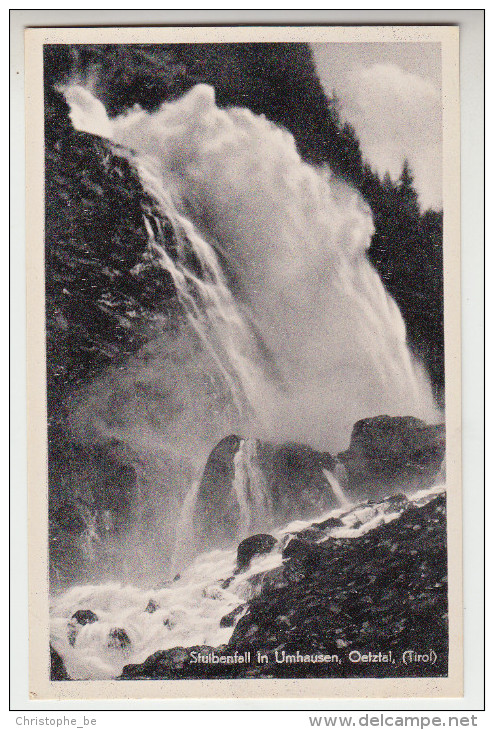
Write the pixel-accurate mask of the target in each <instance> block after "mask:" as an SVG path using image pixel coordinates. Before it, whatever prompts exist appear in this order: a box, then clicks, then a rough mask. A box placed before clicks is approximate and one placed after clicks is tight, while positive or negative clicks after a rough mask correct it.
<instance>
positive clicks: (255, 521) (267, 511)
mask: <svg viewBox="0 0 494 730" xmlns="http://www.w3.org/2000/svg"><path fill="white" fill-rule="evenodd" d="M233 465H234V475H233V482H232V494H233V495H234V497H235V499H236V502H237V504H238V508H239V512H240V518H239V531H238V535H237V538H238V539H239V540H243V539H244V538H245V537H247V536H248V535H249V534H252V532H253V531H255V530H256V529H261V528H264V529H266V527H267V526H268V525H269V524H270V522H271V521H272V519H273V513H272V504H271V499H270V495H269V490H268V485H267V483H266V478H265V476H264V474H263V472H262V470H261V468H260V467H259V463H258V455H257V441H256V440H255V439H242V440H241V441H240V446H239V448H238V451H237V453H236V454H235V457H234V459H233Z"/></svg>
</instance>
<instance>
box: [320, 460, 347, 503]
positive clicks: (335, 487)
mask: <svg viewBox="0 0 494 730" xmlns="http://www.w3.org/2000/svg"><path fill="white" fill-rule="evenodd" d="M338 466H339V465H338ZM322 473H323V474H324V478H325V479H326V481H327V483H328V484H329V486H330V487H331V489H332V492H333V494H334V496H335V497H336V500H337V502H338V503H339V504H340V505H341V506H342V507H344V506H345V505H349V504H350V500H349V499H348V497H347V495H346V494H345V492H344V491H343V488H342V486H341V484H340V481H339V479H338V478H337V476H336V474H333V472H331V471H329V469H323V470H322Z"/></svg>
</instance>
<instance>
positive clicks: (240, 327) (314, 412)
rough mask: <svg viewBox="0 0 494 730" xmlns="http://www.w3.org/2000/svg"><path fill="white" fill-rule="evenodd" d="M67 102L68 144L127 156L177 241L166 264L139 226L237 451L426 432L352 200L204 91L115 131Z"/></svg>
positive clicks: (391, 310) (427, 392) (355, 198)
mask: <svg viewBox="0 0 494 730" xmlns="http://www.w3.org/2000/svg"><path fill="white" fill-rule="evenodd" d="M66 96H67V99H68V102H69V104H70V107H71V116H72V121H73V122H74V124H76V125H77V126H78V128H79V129H88V130H89V131H91V132H93V133H94V131H95V129H96V128H97V125H98V124H99V125H100V126H99V128H100V130H101V132H100V133H101V134H102V135H104V136H107V137H109V138H110V139H111V140H112V141H113V142H117V143H118V144H119V145H123V146H124V147H125V148H128V149H131V150H133V151H134V156H133V157H132V158H131V159H132V160H133V163H134V165H135V167H136V169H137V171H138V173H139V175H140V178H141V182H142V184H143V187H144V189H145V190H146V192H148V193H149V194H150V195H151V196H152V198H153V199H154V200H155V201H156V203H157V205H158V207H159V209H160V210H161V213H162V216H163V219H166V220H167V221H169V222H170V224H171V225H172V227H173V230H174V233H175V237H176V239H177V241H178V247H177V249H178V250H177V251H176V253H175V252H170V251H167V250H166V248H165V246H164V245H163V241H162V240H161V238H162V237H161V236H160V222H159V221H157V222H155V225H151V224H150V222H149V221H148V225H147V230H148V234H149V246H150V247H151V248H152V249H153V250H154V251H155V253H157V254H158V256H159V258H160V261H161V265H162V266H163V267H164V268H165V269H166V270H167V271H168V272H169V273H170V274H171V276H172V278H173V281H174V283H175V287H176V290H177V295H178V298H179V301H180V303H181V305H182V308H183V310H184V313H185V317H186V322H187V327H188V329H189V335H187V332H186V329H185V330H184V336H189V337H196V338H198V339H199V341H200V343H201V347H202V349H203V352H204V353H205V356H206V355H207V356H208V357H211V358H212V359H213V361H214V362H215V363H216V368H217V372H218V374H219V375H220V377H221V378H222V379H223V381H224V383H225V384H226V387H227V389H228V391H229V393H230V397H231V400H232V402H233V404H234V406H235V409H236V411H237V413H238V414H240V416H239V417H240V423H241V427H242V429H243V431H244V434H245V435H248V436H251V435H254V436H257V437H260V438H264V439H268V440H269V439H270V440H274V441H278V442H280V441H283V440H292V441H298V442H301V443H307V444H309V445H311V446H313V447H314V448H323V449H326V450H330V451H332V452H333V453H335V452H336V451H338V450H341V449H342V448H344V447H346V445H347V443H348V437H349V433H350V432H351V428H352V426H353V424H354V423H355V422H356V421H357V420H358V419H360V418H363V417H367V416H373V415H379V414H381V413H387V414H389V415H414V416H417V417H420V418H423V419H425V420H427V421H431V420H434V419H435V418H436V417H437V415H438V413H437V408H436V406H435V403H434V399H433V396H432V393H431V388H430V385H429V383H428V381H427V377H426V376H425V373H424V372H423V370H422V368H421V367H420V366H419V365H418V364H417V363H416V362H415V361H414V358H413V356H412V355H411V353H410V351H409V350H408V347H407V343H406V332H405V326H404V323H403V320H402V318H401V314H400V312H399V310H398V308H397V306H396V304H395V302H394V301H393V300H392V299H391V297H390V296H389V295H388V294H387V293H386V291H385V289H384V287H383V285H382V283H381V281H380V279H379V276H378V275H377V273H376V271H375V270H374V269H373V268H372V266H371V265H370V263H369V261H368V260H367V257H366V249H367V248H368V246H369V245H370V240H371V235H372V232H373V224H372V218H371V215H370V212H369V209H368V207H367V205H366V204H365V203H364V201H363V200H362V199H361V197H360V196H359V194H358V193H357V192H356V191H355V190H352V189H351V188H350V187H348V186H347V185H346V184H344V183H343V182H341V181H339V180H337V179H335V178H334V176H332V175H331V174H330V173H329V172H328V171H327V170H326V171H325V170H316V169H314V168H312V167H311V166H309V165H307V164H305V163H304V162H303V161H302V160H301V159H300V157H299V155H298V152H297V150H296V147H295V143H294V140H293V138H292V137H291V135H290V134H288V133H287V132H285V131H284V130H281V129H279V128H277V127H276V126H275V125H274V124H272V123H270V122H268V121H267V120H266V119H264V118H262V117H258V116H256V115H254V114H252V113H251V112H249V111H248V110H245V109H229V110H223V109H219V108H218V107H217V106H216V104H215V100H214V92H213V90H212V89H211V88H210V87H207V86H205V85H199V86H197V87H195V88H194V89H192V90H191V91H190V92H189V93H187V94H186V95H185V96H184V97H182V98H181V99H179V100H178V101H176V102H171V103H166V104H164V105H163V106H162V107H161V109H160V110H159V111H157V112H155V113H149V112H145V111H143V110H140V109H134V110H132V111H129V112H128V113H127V114H124V115H121V116H120V117H117V118H115V119H112V120H110V119H108V117H107V115H106V113H105V110H104V107H103V105H102V104H101V102H99V101H98V100H97V99H95V98H94V97H93V96H92V95H91V94H90V92H89V91H87V90H85V89H82V88H81V87H69V88H68V89H67V90H66ZM191 255H192V256H193V258H194V260H195V262H197V263H198V268H199V269H200V272H198V271H196V270H195V269H196V268H197V266H195V267H192V266H190V265H188V264H187V261H188V259H190V256H191ZM197 421H198V422H199V418H198V419H197ZM233 432H234V429H233V428H231V429H230V433H233Z"/></svg>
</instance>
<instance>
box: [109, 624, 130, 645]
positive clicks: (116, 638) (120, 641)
mask: <svg viewBox="0 0 494 730" xmlns="http://www.w3.org/2000/svg"><path fill="white" fill-rule="evenodd" d="M130 644H131V641H130V638H129V635H128V634H127V632H126V631H125V629H111V630H110V632H109V634H108V645H107V646H108V648H109V649H125V648H126V647H128V646H130Z"/></svg>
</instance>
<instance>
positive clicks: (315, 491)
mask: <svg viewBox="0 0 494 730" xmlns="http://www.w3.org/2000/svg"><path fill="white" fill-rule="evenodd" d="M336 465H337V461H336V460H335V458H334V457H333V456H331V454H328V453H324V452H318V451H315V450H314V449H312V448H310V447H309V446H303V445H301V444H295V443H288V444H281V445H273V444H270V443H267V442H262V441H259V440H258V439H242V438H240V437H239V436H235V435H231V436H227V437H226V438H224V439H222V440H221V441H220V442H219V443H218V444H217V445H216V446H215V447H214V449H213V450H212V451H211V453H210V455H209V458H208V460H207V463H206V466H205V468H204V473H203V476H202V480H201V484H200V488H199V494H198V502H197V520H196V522H197V523H198V525H200V529H201V530H202V535H201V537H202V540H201V541H202V542H203V543H204V544H206V545H213V544H215V545H218V544H227V543H228V542H231V540H232V539H235V538H237V539H241V538H242V537H245V535H246V534H247V535H248V534H249V533H255V532H256V531H257V532H260V531H261V530H270V529H272V528H273V527H274V525H275V524H280V523H283V522H288V521H290V520H293V519H300V518H302V519H303V518H307V517H312V516H315V515H317V514H320V513H321V512H324V511H327V510H328V509H330V508H331V507H337V506H339V501H338V497H337V495H336V494H335V493H334V490H333V488H332V487H331V485H330V484H329V482H328V480H327V477H326V476H325V471H326V472H329V471H334V470H335V469H336Z"/></svg>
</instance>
